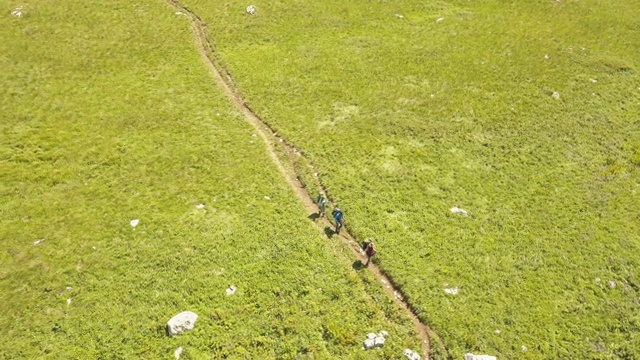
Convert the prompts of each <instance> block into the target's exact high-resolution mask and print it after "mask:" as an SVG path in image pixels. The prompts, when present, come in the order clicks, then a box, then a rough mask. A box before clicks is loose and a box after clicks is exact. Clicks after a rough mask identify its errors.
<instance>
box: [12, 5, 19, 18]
mask: <svg viewBox="0 0 640 360" xmlns="http://www.w3.org/2000/svg"><path fill="white" fill-rule="evenodd" d="M11 15H13V16H15V17H22V6H18V7H17V8H15V9H14V10H13V11H12V12H11Z"/></svg>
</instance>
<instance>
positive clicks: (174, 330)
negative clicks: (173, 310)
mask: <svg viewBox="0 0 640 360" xmlns="http://www.w3.org/2000/svg"><path fill="white" fill-rule="evenodd" d="M197 319H198V315H197V314H196V313H193V312H191V311H183V312H181V313H180V314H178V315H176V316H174V317H172V318H171V319H170V320H169V322H167V330H168V331H169V336H175V335H178V334H181V333H183V332H185V331H187V330H192V329H193V327H194V326H196V320H197Z"/></svg>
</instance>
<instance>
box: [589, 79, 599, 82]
mask: <svg viewBox="0 0 640 360" xmlns="http://www.w3.org/2000/svg"><path fill="white" fill-rule="evenodd" d="M589 80H591V82H592V83H597V82H598V80H596V79H589Z"/></svg>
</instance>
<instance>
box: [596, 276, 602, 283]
mask: <svg viewBox="0 0 640 360" xmlns="http://www.w3.org/2000/svg"><path fill="white" fill-rule="evenodd" d="M601 281H602V280H600V278H599V277H597V278H596V284H598V285H600V282H601Z"/></svg>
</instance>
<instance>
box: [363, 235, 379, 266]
mask: <svg viewBox="0 0 640 360" xmlns="http://www.w3.org/2000/svg"><path fill="white" fill-rule="evenodd" d="M363 247H364V253H365V255H367V263H366V264H364V266H369V261H371V258H372V257H373V255H375V254H376V249H375V247H374V246H373V241H371V240H369V241H365V243H364V246H363Z"/></svg>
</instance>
